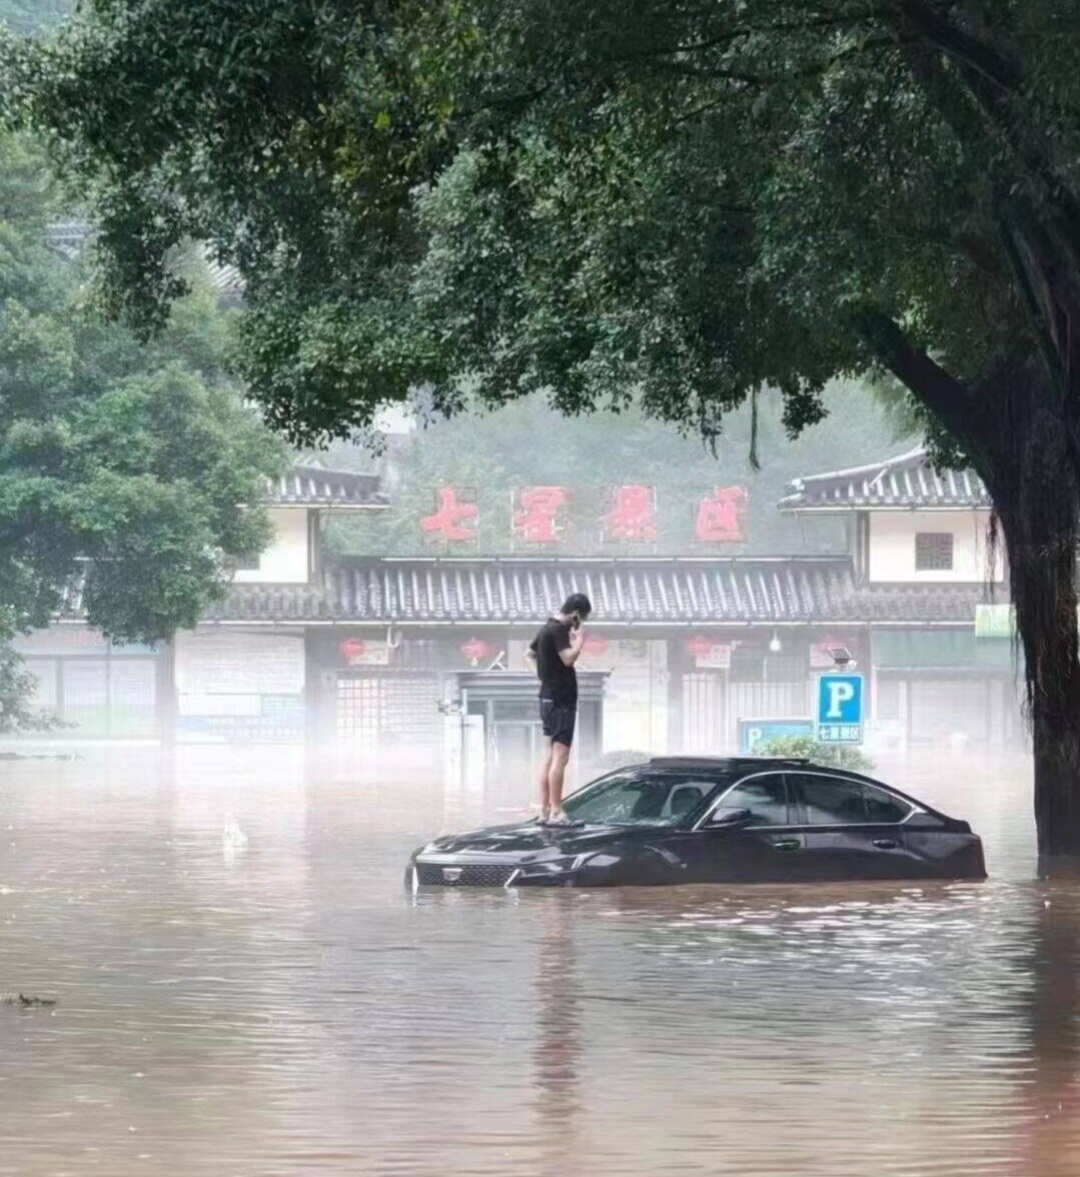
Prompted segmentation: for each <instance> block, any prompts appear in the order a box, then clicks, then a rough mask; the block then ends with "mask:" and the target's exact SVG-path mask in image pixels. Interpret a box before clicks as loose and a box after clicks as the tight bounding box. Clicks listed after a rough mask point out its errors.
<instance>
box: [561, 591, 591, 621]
mask: <svg viewBox="0 0 1080 1177" xmlns="http://www.w3.org/2000/svg"><path fill="white" fill-rule="evenodd" d="M560 611H561V612H562V613H563V615H564V616H567V617H569V616H570V614H571V613H576V614H577V615H578V616H579V617H580V618H581V620H582V621H584V620H585V619H586V618H587V617H588V616H589V614H590V613H591V612H592V601H590V600H589V598H588V597H587V596H586V595H585V594H584V593H571V594H570V595H569V596H568V597H567V598H566V600H565V601H564V602H563V607H562V609H561V610H560Z"/></svg>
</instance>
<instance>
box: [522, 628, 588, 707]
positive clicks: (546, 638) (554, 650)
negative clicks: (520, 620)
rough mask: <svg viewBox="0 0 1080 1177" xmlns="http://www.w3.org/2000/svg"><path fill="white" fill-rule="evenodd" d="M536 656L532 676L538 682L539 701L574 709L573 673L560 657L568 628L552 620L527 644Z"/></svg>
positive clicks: (567, 647)
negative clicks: (533, 674)
mask: <svg viewBox="0 0 1080 1177" xmlns="http://www.w3.org/2000/svg"><path fill="white" fill-rule="evenodd" d="M529 649H530V650H532V652H533V653H534V654H535V655H536V675H537V677H538V678H539V679H540V698H541V699H551V700H552V701H553V702H555V703H557V704H558V705H559V706H560V707H576V706H577V672H576V671H575V670H574V668H573V667H572V666H567V665H566V663H565V662H564V661H563V660H562V658H561V657H560V653H561V651H563V650H569V649H570V626H569V625H568V624H567V623H566V622H565V621H556V620H555V618H554V617H552V618H551V619H550V620H549V621H548V622H547V624H546V625H545V626H544V628H543V629H542V630H541V631H540V632H539V633H538V634H537V635H536V637H534V638H533V640H532V641H531V642H530V643H529Z"/></svg>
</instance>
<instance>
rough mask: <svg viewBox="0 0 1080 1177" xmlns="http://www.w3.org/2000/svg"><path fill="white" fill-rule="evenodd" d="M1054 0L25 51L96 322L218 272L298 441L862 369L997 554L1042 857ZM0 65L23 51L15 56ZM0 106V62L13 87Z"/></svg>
mask: <svg viewBox="0 0 1080 1177" xmlns="http://www.w3.org/2000/svg"><path fill="white" fill-rule="evenodd" d="M1078 15H1080V8H1078V0H1066V2H1063V0H995V2H994V3H989V2H988V0H971V2H970V3H956V2H954V0H812V2H809V3H808V2H807V0H743V2H741V3H711V4H710V3H704V4H702V3H694V4H691V3H685V2H682V0H679V2H674V3H665V4H657V3H656V2H655V0H591V2H590V3H585V4H583V3H581V2H580V0H434V2H433V0H397V2H395V3H393V4H389V3H384V2H382V0H370V2H365V3H350V4H343V3H340V2H339V0H254V2H251V3H245V4H233V3H223V2H222V0H96V2H95V3H93V4H92V5H90V6H88V8H87V10H86V13H85V16H84V18H83V19H82V20H81V21H80V22H76V23H75V24H73V25H70V26H68V27H67V31H66V32H65V33H64V35H63V36H62V37H61V39H60V41H59V42H58V43H57V44H56V45H55V46H52V47H50V48H48V49H47V50H45V51H43V52H42V53H39V54H36V55H33V54H32V55H30V56H29V59H27V58H26V57H25V56H24V57H23V58H18V55H16V64H17V65H18V66H19V67H20V69H21V70H22V71H23V72H22V77H23V79H24V81H25V82H27V83H29V85H30V103H31V105H32V107H33V109H34V111H35V112H36V116H37V117H38V118H39V119H40V120H41V121H43V122H44V123H45V124H46V125H47V126H48V127H49V128H50V130H51V131H52V133H53V134H54V135H55V136H56V137H57V140H58V141H59V142H61V143H63V144H64V145H65V150H66V151H67V159H68V163H69V166H71V167H72V168H73V169H74V170H76V171H81V172H82V173H83V174H84V175H86V176H88V177H92V179H91V181H90V183H91V184H92V186H93V187H94V190H95V193H96V195H97V206H98V208H99V210H100V215H101V223H102V229H103V244H104V246H105V256H106V257H107V259H108V263H109V264H108V266H107V268H106V271H105V280H104V291H105V294H106V296H107V300H108V303H109V305H110V306H111V307H112V308H113V309H114V310H115V311H117V312H123V313H126V314H130V315H132V316H134V317H135V318H136V319H137V320H138V321H139V322H141V323H142V324H143V325H145V326H152V325H154V324H158V323H160V322H162V321H163V319H164V316H165V308H166V306H167V304H168V301H169V300H170V298H171V297H172V295H173V294H174V292H175V290H176V286H175V283H174V282H173V281H172V276H171V273H170V269H169V266H168V260H169V256H170V253H171V251H173V250H174V249H175V248H176V247H177V245H178V244H179V243H181V242H182V241H183V240H184V239H185V238H186V237H195V238H198V239H209V240H211V241H213V242H215V243H216V244H217V247H218V248H219V249H220V251H221V252H222V253H223V254H224V255H225V256H228V257H229V258H231V259H232V260H234V261H235V262H236V263H237V264H238V265H239V266H240V268H241V270H242V272H243V274H244V276H245V278H246V280H247V289H248V295H249V301H250V310H249V313H248V315H247V316H246V318H245V320H244V323H243V328H242V338H243V347H242V350H241V353H240V368H241V371H242V372H243V373H244V375H245V377H246V378H247V380H248V381H249V383H250V386H251V388H252V390H253V392H254V394H255V395H256V396H258V397H259V398H260V399H261V400H262V402H263V403H264V404H265V405H266V406H267V407H268V410H269V412H270V415H271V418H272V419H273V420H274V422H275V423H276V424H277V425H278V426H279V427H280V428H282V429H284V430H285V431H287V432H288V433H290V434H291V435H293V436H294V437H300V438H310V437H319V436H326V435H338V434H342V433H344V432H346V431H347V430H349V429H350V428H352V427H353V426H354V425H361V426H364V425H368V424H370V422H371V420H372V416H373V413H374V411H375V408H376V406H377V404H378V403H379V402H380V401H382V400H383V399H385V398H391V399H398V400H401V399H404V397H405V396H406V395H407V394H408V391H409V389H410V388H412V387H415V386H417V385H421V384H425V383H426V384H428V385H430V387H432V389H433V390H434V396H435V398H436V401H437V403H438V404H439V405H440V406H441V407H443V408H445V409H448V410H453V409H455V408H458V407H460V406H461V405H462V404H464V403H466V402H467V400H468V399H469V397H470V396H471V395H474V394H475V395H478V396H479V397H480V398H482V399H483V400H486V401H488V402H490V403H502V402H504V401H506V400H508V399H513V398H515V397H518V396H521V395H524V394H527V393H531V392H540V393H543V394H546V395H548V396H549V397H550V398H551V400H552V403H553V404H555V405H556V406H557V407H558V408H559V409H560V410H561V411H563V412H566V413H569V414H576V413H580V412H583V411H588V410H591V409H594V408H598V407H611V408H620V409H621V408H624V407H626V406H628V405H629V404H630V403H632V402H633V403H638V404H639V405H641V406H642V407H643V408H644V410H645V411H646V412H647V413H648V414H649V415H651V416H654V417H657V418H660V419H663V420H667V421H671V422H674V423H676V424H679V425H681V426H685V427H689V428H694V429H697V430H698V431H700V432H701V433H703V434H704V435H705V436H707V437H709V436H715V435H716V434H717V432H718V431H719V430H720V428H721V424H722V420H723V416H724V414H725V413H726V412H728V411H729V410H730V409H731V408H732V407H735V406H737V405H739V404H741V403H743V402H744V401H745V400H747V399H748V398H749V399H751V400H752V399H753V398H754V397H755V396H756V395H757V394H758V392H759V390H761V389H763V388H766V387H770V388H773V389H776V390H778V391H779V393H780V394H781V396H782V397H783V401H784V413H785V421H786V423H787V425H788V426H789V427H790V429H791V430H793V431H798V430H799V429H801V428H803V427H805V426H807V425H809V424H813V423H815V422H816V421H817V420H819V419H820V416H821V411H822V409H821V403H820V392H821V390H822V388H823V387H824V386H825V384H826V382H827V381H828V380H830V379H831V378H833V377H835V376H836V375H838V374H841V375H842V374H852V373H858V372H862V371H864V370H866V369H867V368H871V367H874V368H883V369H886V370H888V371H889V372H891V373H892V374H893V376H894V377H895V378H896V379H897V380H899V381H900V382H901V383H902V384H903V385H904V386H905V387H906V388H907V389H908V390H909V391H910V392H911V393H912V395H913V396H914V397H915V398H916V399H917V400H918V402H919V403H920V405H921V406H922V407H923V410H924V411H925V413H926V414H927V416H928V418H929V419H930V420H931V422H932V432H933V436H934V437H935V439H936V440H937V441H938V442H939V443H940V451H941V456H942V458H943V459H949V460H953V461H957V460H960V458H961V456H963V457H964V458H966V459H967V460H969V461H970V462H971V463H972V464H973V465H974V466H975V468H976V469H977V470H978V472H979V473H980V474H981V475H982V477H983V479H984V480H985V482H986V484H987V486H988V487H989V489H990V493H991V495H992V497H993V501H994V505H995V508H996V511H997V515H998V519H999V521H1000V533H1001V536H1002V537H1003V539H1004V542H1005V545H1006V547H1007V549H1008V555H1009V569H1010V577H1011V587H1012V595H1013V599H1014V602H1015V605H1016V610H1017V619H1018V628H1019V632H1020V639H1021V642H1022V645H1023V649H1024V654H1025V664H1026V674H1027V682H1028V691H1029V698H1030V701H1031V706H1032V718H1033V732H1034V748H1035V761H1036V773H1035V779H1036V790H1035V801H1036V805H1035V808H1036V818H1037V824H1038V830H1039V847H1040V851H1041V852H1042V856H1043V859H1044V861H1045V862H1046V864H1047V865H1048V866H1049V865H1050V863H1051V862H1052V860H1054V859H1055V858H1058V857H1061V858H1066V859H1070V860H1072V863H1073V864H1074V865H1075V862H1076V860H1078V859H1080V650H1078V636H1077V624H1076V607H1077V590H1076V560H1075V540H1076V535H1077V531H1078V527H1080V490H1078V487H1080V329H1078V324H1080V180H1078V178H1077V172H1076V159H1077V158H1078V155H1080V118H1078V117H1077V115H1078V113H1080V68H1078V67H1080V38H1078V37H1077V36H1076V35H1075V29H1076V27H1077V16H1078ZM16 81H18V75H16ZM9 89H11V90H12V93H14V95H15V99H14V100H13V106H14V108H16V109H18V108H20V94H26V90H25V89H24V90H23V91H20V90H19V89H18V86H14V88H11V87H9Z"/></svg>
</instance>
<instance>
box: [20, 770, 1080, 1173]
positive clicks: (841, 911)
mask: <svg viewBox="0 0 1080 1177" xmlns="http://www.w3.org/2000/svg"><path fill="white" fill-rule="evenodd" d="M140 755H141V754H140ZM103 756H104V754H103V753H101V754H98V756H97V758H96V759H91V760H88V761H86V762H85V763H81V764H73V765H68V764H57V763H45V762H43V763H35V762H28V763H20V764H11V763H4V764H0V992H14V991H19V990H21V991H22V992H24V993H32V994H38V995H42V996H47V997H56V998H58V999H59V1001H60V1004H59V1005H58V1006H57V1007H56V1008H54V1009H29V1010H22V1009H19V1008H18V1007H15V1006H0V1174H5V1175H6V1174H12V1175H14V1174H18V1175H19V1177H25V1175H31V1177H37V1175H44V1174H65V1173H70V1174H82V1173H87V1172H95V1171H98V1172H102V1173H107V1174H110V1175H116V1177H128V1175H129V1174H141V1173H154V1172H163V1171H168V1172H169V1173H170V1175H172V1177H187V1175H188V1174H200V1175H202V1174H208V1175H210V1174H212V1175H214V1177H218V1175H222V1177H229V1175H233V1174H242V1175H245V1177H246V1175H249V1174H250V1175H259V1177H262V1175H264V1174H309V1173H335V1174H356V1173H377V1174H384V1173H385V1174H409V1175H410V1177H411V1175H417V1174H420V1175H426V1174H432V1175H433V1174H445V1173H448V1172H452V1173H468V1174H499V1175H505V1174H509V1173H513V1174H524V1175H527V1177H532V1175H535V1177H549V1175H550V1177H556V1175H557V1177H564V1175H565V1174H567V1173H574V1172H578V1171H581V1170H582V1168H583V1166H582V1165H581V1158H588V1172H589V1173H590V1174H599V1175H605V1174H612V1175H614V1174H620V1175H623V1174H657V1173H664V1174H666V1173H687V1174H695V1173H702V1174H704V1173H709V1174H739V1175H740V1177H745V1175H764V1174H770V1175H774V1174H776V1175H780V1174H783V1175H787V1174H810V1175H815V1177H816V1175H820V1177H849V1175H850V1177H877V1175H880V1174H904V1175H905V1177H911V1175H926V1177H942V1175H945V1174H950V1175H952V1174H955V1175H960V1174H963V1175H965V1177H966V1175H969V1174H1000V1175H1003V1177H1014V1175H1017V1174H1025V1175H1027V1174H1030V1175H1033V1177H1058V1175H1061V1177H1065V1175H1066V1174H1068V1175H1069V1177H1074V1175H1075V1173H1076V1172H1077V1171H1078V1162H1077V1157H1078V1156H1080V1114H1078V1113H1080V1091H1078V1081H1080V1028H1078V1021H1077V1014H1078V1009H1080V995H1078V988H1077V985H1078V982H1077V977H1078V974H1080V890H1077V889H1075V888H1074V887H1071V886H1066V885H1056V884H1055V885H1052V886H1049V885H1044V884H1041V883H1038V882H1036V881H1034V880H1033V878H1032V873H1033V858H1032V850H1031V836H1032V835H1031V828H1030V821H1029V818H1028V801H1027V797H1028V787H1029V786H1028V783H1027V781H1026V779H1025V775H1024V771H1023V769H1022V768H1020V769H1017V770H1012V771H1007V770H1006V769H1004V768H1003V767H1002V766H997V768H996V769H995V768H993V767H987V768H979V767H978V766H974V765H972V763H971V762H970V760H969V759H965V761H964V762H963V763H959V762H958V763H957V764H956V765H955V766H954V767H955V771H954V772H952V773H951V774H949V775H945V766H941V765H935V766H934V772H933V773H931V772H930V771H929V770H924V771H923V772H921V773H920V772H917V771H915V770H913V769H910V768H909V769H907V770H906V771H905V773H900V770H899V768H897V769H896V770H895V772H894V773H892V774H890V775H892V779H895V780H896V781H897V783H900V784H906V785H908V786H909V787H910V788H912V789H914V790H915V791H916V792H921V793H922V794H923V795H925V796H926V797H927V799H928V800H930V801H933V802H935V803H937V804H939V805H941V806H942V807H944V808H946V809H948V810H951V811H953V812H956V813H958V814H960V815H962V816H966V817H970V818H971V819H972V821H973V823H975V825H976V827H977V828H978V829H979V830H980V831H981V832H982V833H983V834H984V836H985V838H986V841H987V857H988V862H989V865H990V869H991V871H992V873H993V877H992V879H991V880H990V882H988V883H986V884H978V885H933V886H923V887H911V886H888V885H882V884H874V885H872V886H851V887H846V888H832V887H830V888H828V889H824V890H823V889H803V890H795V889H784V888H742V889H739V888H728V889H715V888H714V889H709V888H701V889H683V888H678V889H674V890H670V891H648V890H628V891H618V892H603V891H596V892H587V891H581V892H575V891H559V892H550V893H522V894H520V895H515V894H512V893H509V894H506V893H489V892H464V891H453V892H449V893H445V894H442V893H436V894H424V895H420V896H418V897H415V898H414V897H412V896H410V895H409V894H407V893H406V892H405V890H404V888H403V887H402V872H403V866H404V862H405V859H406V857H407V854H408V852H409V850H410V849H411V848H412V847H413V846H414V845H415V844H416V843H418V842H419V841H422V840H424V839H425V838H427V837H429V836H431V835H432V834H435V833H437V832H439V831H440V830H442V829H446V828H454V827H460V826H463V825H469V824H472V823H474V822H477V821H479V820H481V819H482V818H483V817H485V816H492V814H493V811H494V810H495V809H496V808H501V807H503V806H505V805H507V804H509V803H522V802H523V801H524V800H525V799H526V798H525V796H524V794H522V795H520V796H515V795H514V794H513V789H512V788H511V789H507V790H503V791H502V792H500V794H499V796H497V797H489V799H488V801H487V803H486V805H487V809H486V811H485V802H484V800H483V798H475V797H468V796H446V795H444V793H443V792H442V790H441V789H437V788H434V787H427V786H418V785H416V784H414V783H409V782H407V781H399V780H385V781H382V782H380V783H378V784H373V785H367V784H365V785H363V786H357V785H355V784H352V783H350V781H349V774H348V773H347V771H346V770H345V768H344V767H343V766H342V765H340V764H337V765H333V764H315V763H314V762H306V761H305V760H304V758H303V757H302V756H301V755H300V754H299V753H297V754H296V755H295V756H292V757H291V758H290V756H289V755H286V756H285V757H284V758H282V757H281V756H280V755H276V756H273V757H269V756H261V755H258V754H254V753H248V754H242V753H239V752H234V753H231V754H230V755H229V758H228V759H227V760H224V761H220V762H218V763H216V764H215V763H213V762H211V761H209V760H201V759H200V758H198V757H197V756H196V755H195V754H193V753H188V754H186V755H185V757H184V758H183V759H181V760H179V761H177V762H176V763H173V764H158V763H152V762H150V761H149V760H146V759H143V760H140V758H139V755H135V754H132V753H124V755H123V757H120V756H119V755H118V754H117V753H116V752H115V751H114V752H113V753H111V759H110V760H109V761H108V762H106V761H105V760H104V759H102V757H103ZM227 815H232V818H231V821H230V822H229V824H226V823H227ZM233 823H235V828H236V829H237V830H240V831H242V832H243V835H245V836H246V842H243V843H241V841H240V839H239V838H237V837H236V836H235V834H234V835H233V837H232V838H230V837H228V836H224V837H223V832H222V831H223V829H224V830H226V831H230V830H233Z"/></svg>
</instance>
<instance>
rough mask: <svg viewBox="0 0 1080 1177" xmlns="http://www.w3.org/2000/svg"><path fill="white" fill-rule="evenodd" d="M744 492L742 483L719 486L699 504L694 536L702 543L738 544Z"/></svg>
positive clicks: (741, 535) (741, 538) (741, 528)
mask: <svg viewBox="0 0 1080 1177" xmlns="http://www.w3.org/2000/svg"><path fill="white" fill-rule="evenodd" d="M745 504H746V491H745V490H743V488H742V487H741V486H718V487H716V488H715V489H714V490H713V492H712V494H710V495H708V496H707V497H706V498H704V499H702V500H701V502H700V503H699V504H698V509H697V516H696V518H695V519H694V538H695V539H696V540H697V541H698V543H703V544H740V543H742V542H743V540H744V539H745V538H746V536H745V535H744V534H743V527H742V515H743V508H744V506H745Z"/></svg>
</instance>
